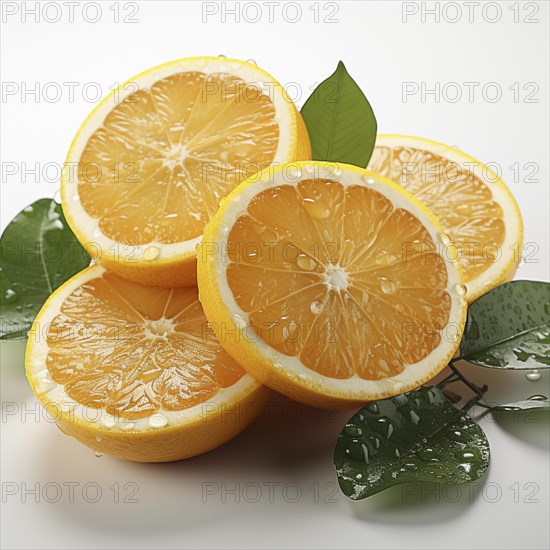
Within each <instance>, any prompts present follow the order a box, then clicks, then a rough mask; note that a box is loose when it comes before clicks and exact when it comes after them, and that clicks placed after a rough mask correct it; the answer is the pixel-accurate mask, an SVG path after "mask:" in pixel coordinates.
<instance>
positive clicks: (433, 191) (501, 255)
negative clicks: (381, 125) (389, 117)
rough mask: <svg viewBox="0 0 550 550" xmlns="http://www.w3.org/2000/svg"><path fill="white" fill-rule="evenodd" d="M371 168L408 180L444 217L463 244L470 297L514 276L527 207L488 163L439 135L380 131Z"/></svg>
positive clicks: (445, 224)
mask: <svg viewBox="0 0 550 550" xmlns="http://www.w3.org/2000/svg"><path fill="white" fill-rule="evenodd" d="M369 169H371V170H373V171H375V172H378V173H379V174H381V175H383V176H386V177H388V178H390V179H391V180H393V181H394V182H395V183H397V184H399V185H401V186H403V187H404V188H405V189H406V190H407V191H409V192H410V193H412V194H413V195H414V196H415V197H417V198H418V199H419V200H421V201H422V202H423V203H424V204H425V205H426V206H427V207H428V208H429V209H430V210H431V211H432V212H433V213H434V214H435V215H436V216H437V217H438V218H439V221H440V222H441V224H442V225H443V227H444V228H445V230H446V231H447V233H448V234H449V236H450V238H451V241H452V242H453V243H454V246H455V247H456V249H457V254H458V256H459V259H460V263H461V265H462V269H463V272H464V279H465V282H466V287H467V299H468V301H469V302H472V301H474V300H475V299H476V298H478V297H479V296H481V295H482V294H484V293H485V292H487V291H489V290H491V288H494V287H495V286H497V285H499V284H501V283H503V282H505V281H507V280H509V279H511V278H512V277H513V275H514V273H515V271H516V268H517V265H518V263H519V261H520V259H521V249H522V246H523V222H522V219H521V213H520V211H519V208H518V205H517V203H516V201H515V199H514V197H513V195H512V193H510V190H509V189H508V187H507V186H506V184H505V183H504V182H503V181H502V179H501V178H500V177H499V176H498V175H497V174H496V173H495V172H494V171H493V170H491V169H490V168H489V167H488V166H486V165H484V164H483V163H481V162H479V161H478V160H476V159H474V158H473V157H470V156H469V155H466V154H465V153H463V152H461V151H459V150H457V149H455V148H453V147H449V146H448V145H444V144H442V143H437V142H435V141H430V140H427V139H423V138H417V137H411V136H399V135H379V136H377V138H376V147H375V149H374V152H373V155H372V158H371V160H370V163H369Z"/></svg>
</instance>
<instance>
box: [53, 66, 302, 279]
mask: <svg viewBox="0 0 550 550" xmlns="http://www.w3.org/2000/svg"><path fill="white" fill-rule="evenodd" d="M308 158H311V149H310V144H309V137H308V135H307V130H306V128H305V124H304V122H303V120H302V118H301V115H300V114H299V112H298V110H297V109H296V107H295V105H294V104H293V102H292V101H291V100H290V99H289V97H288V95H287V94H286V93H285V92H284V90H283V88H282V87H281V85H280V84H279V83H278V82H277V81H276V80H275V79H274V78H273V77H272V76H271V75H269V74H268V73H266V72H265V71H263V70H262V69H260V68H259V67H257V66H256V65H254V64H252V63H247V62H245V61H238V60H235V59H227V58H222V57H193V58H187V59H179V60H177V61H173V62H171V63H166V64H165V65H160V66H158V67H154V68H152V69H149V70H148V71H146V72H144V73H141V74H139V75H137V76H136V77H134V78H132V79H130V80H129V81H127V82H126V83H124V84H122V85H121V86H120V87H119V88H118V89H117V90H115V91H113V92H112V93H111V94H110V95H109V96H108V97H106V98H105V100H104V101H103V102H102V103H100V104H99V105H98V106H97V107H96V108H95V109H94V111H93V112H92V113H91V114H90V116H89V117H88V118H87V119H86V120H85V121H84V123H83V124H82V126H81V128H80V130H79V131H78V133H77V135H76V137H75V138H74V141H73V143H72V145H71V148H70V150H69V153H68V156H67V160H66V165H65V169H64V171H63V175H62V181H61V196H62V202H63V211H64V213H65V215H66V217H67V220H68V222H69V224H70V226H71V228H72V229H73V231H74V232H75V234H76V235H77V237H78V238H79V240H80V241H81V242H82V243H83V244H84V246H85V247H86V248H87V250H88V251H89V252H90V254H91V255H92V256H93V257H94V258H96V259H98V260H100V261H101V262H102V263H103V264H104V265H105V266H106V267H108V268H109V269H111V270H112V271H115V272H116V273H118V274H120V275H122V276H123V277H126V278H128V279H130V280H134V281H137V282H141V283H144V284H153V285H160V286H167V287H175V286H186V285H192V284H195V283H196V259H195V246H196V245H197V243H198V242H199V240H200V238H201V236H202V232H203V229H204V225H205V224H206V222H207V221H208V220H209V219H210V218H211V217H212V215H213V214H214V212H215V211H216V209H217V207H218V202H219V201H220V199H221V198H222V197H224V196H225V195H226V194H227V193H228V192H229V191H231V190H232V189H233V188H234V187H235V186H236V185H237V184H238V183H239V182H241V181H242V180H243V179H245V178H246V177H247V176H249V175H251V174H254V173H255V172H257V171H259V170H261V169H262V168H265V167H266V166H269V165H270V164H272V163H273V164H277V163H283V162H288V161H291V160H296V159H308ZM75 167H76V168H75Z"/></svg>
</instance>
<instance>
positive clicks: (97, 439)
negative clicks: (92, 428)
mask: <svg viewBox="0 0 550 550" xmlns="http://www.w3.org/2000/svg"><path fill="white" fill-rule="evenodd" d="M95 440H96V441H97V442H98V443H99V442H100V441H101V436H99V435H96V437H95Z"/></svg>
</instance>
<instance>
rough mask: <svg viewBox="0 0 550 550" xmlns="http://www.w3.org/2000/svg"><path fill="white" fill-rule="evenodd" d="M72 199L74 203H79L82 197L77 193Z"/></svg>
mask: <svg viewBox="0 0 550 550" xmlns="http://www.w3.org/2000/svg"><path fill="white" fill-rule="evenodd" d="M71 199H72V200H73V201H74V202H78V201H79V200H80V197H79V196H78V193H75V194H74V195H73V196H72V197H71Z"/></svg>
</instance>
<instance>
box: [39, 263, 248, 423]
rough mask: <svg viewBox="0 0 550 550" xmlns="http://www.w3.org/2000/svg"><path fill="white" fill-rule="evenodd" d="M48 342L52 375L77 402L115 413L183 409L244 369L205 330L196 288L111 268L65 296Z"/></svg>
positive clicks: (228, 383)
mask: <svg viewBox="0 0 550 550" xmlns="http://www.w3.org/2000/svg"><path fill="white" fill-rule="evenodd" d="M47 343H48V347H49V353H48V357H47V363H46V364H47V368H48V370H49V372H50V374H51V377H52V380H53V381H54V382H57V383H58V384H62V385H63V386H64V389H65V392H66V393H67V395H68V396H69V397H70V398H72V399H73V400H74V401H76V402H77V403H80V404H82V405H86V406H89V407H93V408H98V409H105V410H106V411H107V412H108V413H110V414H112V415H116V416H119V417H121V418H134V419H136V418H142V417H147V416H150V415H151V414H153V413H155V412H157V411H159V410H165V411H177V410H181V409H187V408H189V407H192V406H193V405H197V404H200V403H203V402H205V401H206V400H207V399H209V398H211V397H212V396H214V395H215V394H217V393H218V392H219V391H220V390H221V389H222V388H226V387H228V386H231V385H233V384H235V383H236V382H237V381H238V380H240V379H241V377H242V376H243V375H244V371H243V370H242V369H241V368H240V367H239V366H238V365H237V364H236V363H235V362H234V361H233V360H232V359H231V358H230V357H229V356H228V355H227V354H226V353H225V351H224V350H223V349H222V347H221V346H220V344H219V342H218V341H217V340H216V338H215V337H214V336H213V334H212V332H211V331H210V330H207V322H206V318H205V317H204V314H203V311H202V307H201V305H200V304H199V302H198V299H197V289H196V288H178V289H173V290H169V289H159V288H155V287H146V286H142V285H139V284H137V283H130V282H128V281H126V280H124V279H120V278H119V277H118V276H116V275H114V274H112V273H109V272H107V273H104V274H103V276H101V277H97V278H94V279H91V280H90V281H88V282H86V283H84V284H83V285H82V286H80V287H78V288H77V289H76V290H75V291H74V292H73V293H72V294H71V295H70V296H68V297H67V298H66V299H65V301H64V302H63V304H62V306H61V311H60V313H59V314H58V315H57V316H56V317H55V318H54V319H53V321H52V323H51V325H50V327H49V330H48V334H47Z"/></svg>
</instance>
